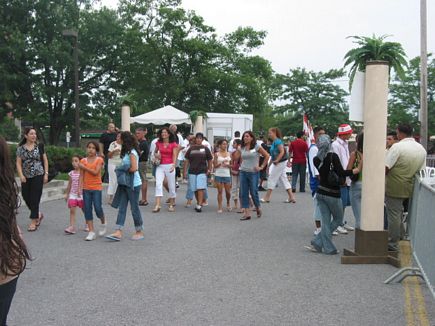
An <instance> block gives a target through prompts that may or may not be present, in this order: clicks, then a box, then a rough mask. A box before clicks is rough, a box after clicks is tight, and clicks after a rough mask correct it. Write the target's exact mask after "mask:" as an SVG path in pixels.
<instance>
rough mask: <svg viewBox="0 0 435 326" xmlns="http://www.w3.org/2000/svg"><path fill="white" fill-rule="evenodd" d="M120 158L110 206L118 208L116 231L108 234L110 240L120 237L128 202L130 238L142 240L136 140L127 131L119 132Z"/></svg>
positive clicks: (139, 180) (140, 183)
mask: <svg viewBox="0 0 435 326" xmlns="http://www.w3.org/2000/svg"><path fill="white" fill-rule="evenodd" d="M121 144H122V150H121V159H122V163H121V165H120V166H119V167H117V168H116V175H117V180H118V188H117V190H116V193H115V197H114V198H113V202H112V207H114V208H118V217H117V219H116V231H115V232H114V233H112V234H110V235H108V236H106V238H107V239H109V240H111V241H120V240H121V239H122V236H123V235H122V229H123V228H124V224H125V219H126V215H127V206H128V202H130V209H131V214H132V216H133V221H134V227H135V230H136V232H135V234H134V235H133V237H132V238H131V239H132V240H143V239H144V235H143V220H142V215H141V212H140V209H139V195H140V190H141V186H142V181H141V178H140V175H139V171H138V167H139V154H138V146H139V144H138V142H137V139H136V137H135V136H134V135H133V134H131V133H130V132H129V131H124V132H122V133H121Z"/></svg>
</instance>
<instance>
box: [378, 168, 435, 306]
mask: <svg viewBox="0 0 435 326" xmlns="http://www.w3.org/2000/svg"><path fill="white" fill-rule="evenodd" d="M415 179H416V180H415V184H414V192H413V195H412V198H411V201H410V205H409V213H408V218H407V230H408V236H409V239H410V241H411V248H412V255H413V257H414V261H415V263H416V265H417V266H416V267H405V268H402V269H401V270H399V271H398V272H397V273H395V274H394V275H393V276H391V277H390V278H389V279H387V280H386V281H385V283H390V282H392V281H393V280H394V279H396V278H398V282H401V281H402V280H404V279H405V278H406V277H408V276H419V277H421V278H422V279H424V281H425V282H426V284H427V286H428V288H429V290H430V291H431V293H432V295H433V297H434V298H435V257H434V256H435V254H434V248H435V168H429V167H428V168H426V170H423V171H421V172H420V175H419V176H418V177H416V178H415ZM399 277H400V278H399Z"/></svg>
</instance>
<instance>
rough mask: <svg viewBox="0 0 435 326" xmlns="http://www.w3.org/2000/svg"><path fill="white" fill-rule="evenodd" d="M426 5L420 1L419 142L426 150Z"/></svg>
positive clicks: (423, 1)
mask: <svg viewBox="0 0 435 326" xmlns="http://www.w3.org/2000/svg"><path fill="white" fill-rule="evenodd" d="M427 129H428V128H427V3H426V0H420V142H421V144H422V145H423V147H424V148H425V149H426V150H427V139H428V130H427Z"/></svg>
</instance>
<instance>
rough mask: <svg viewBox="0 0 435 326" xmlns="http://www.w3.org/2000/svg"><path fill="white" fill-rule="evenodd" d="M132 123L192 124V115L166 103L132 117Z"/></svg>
mask: <svg viewBox="0 0 435 326" xmlns="http://www.w3.org/2000/svg"><path fill="white" fill-rule="evenodd" d="M130 122H131V123H140V124H150V123H152V124H154V125H164V124H167V123H169V124H175V125H179V124H183V123H186V124H192V121H191V120H190V117H189V115H188V114H187V113H185V112H183V111H180V110H178V109H176V108H174V107H173V106H171V105H166V106H164V107H162V108H160V109H157V110H154V111H151V112H147V113H144V114H141V115H138V116H136V117H131V119H130Z"/></svg>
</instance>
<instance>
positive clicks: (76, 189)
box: [65, 155, 83, 234]
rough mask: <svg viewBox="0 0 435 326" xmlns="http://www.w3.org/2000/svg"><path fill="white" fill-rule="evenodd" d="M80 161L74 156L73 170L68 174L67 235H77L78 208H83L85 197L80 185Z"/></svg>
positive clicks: (78, 157)
mask: <svg viewBox="0 0 435 326" xmlns="http://www.w3.org/2000/svg"><path fill="white" fill-rule="evenodd" d="M80 160H81V157H80V156H77V155H74V156H73V157H72V162H71V163H72V166H73V168H74V169H73V170H72V171H71V172H70V173H68V176H69V182H68V187H67V188H66V194H65V200H66V201H67V203H68V208H69V226H68V227H67V228H66V229H65V233H66V234H75V233H76V228H75V224H76V210H77V207H78V208H83V197H82V192H83V190H82V185H81V184H80V167H79V164H80Z"/></svg>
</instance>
